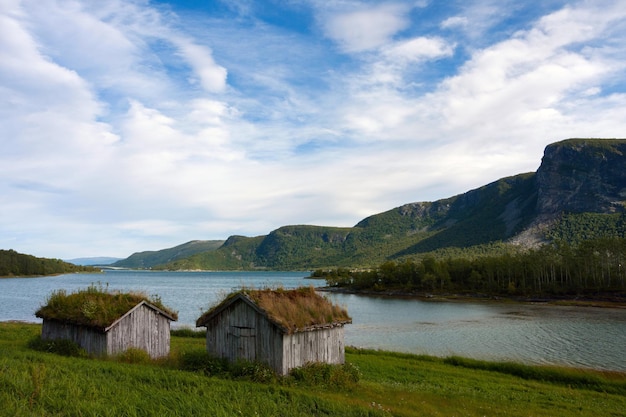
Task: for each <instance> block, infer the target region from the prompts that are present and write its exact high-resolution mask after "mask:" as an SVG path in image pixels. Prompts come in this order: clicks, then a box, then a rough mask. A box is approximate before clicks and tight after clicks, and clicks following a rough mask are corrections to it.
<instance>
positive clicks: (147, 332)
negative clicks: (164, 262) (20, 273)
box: [35, 286, 177, 358]
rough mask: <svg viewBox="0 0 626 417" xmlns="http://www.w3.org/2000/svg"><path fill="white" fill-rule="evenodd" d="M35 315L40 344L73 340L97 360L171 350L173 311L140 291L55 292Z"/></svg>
mask: <svg viewBox="0 0 626 417" xmlns="http://www.w3.org/2000/svg"><path fill="white" fill-rule="evenodd" d="M47 301H48V302H47V304H46V305H44V306H42V307H41V308H40V309H39V310H38V311H37V312H36V313H35V315H36V316H37V317H39V318H42V319H43V327H42V331H41V338H42V339H43V340H59V339H65V340H71V341H73V342H75V343H76V344H78V345H79V346H81V347H82V348H83V349H85V350H86V351H87V353H89V354H91V355H95V356H103V355H116V354H119V353H122V352H124V351H126V350H128V349H129V348H137V349H141V350H144V351H146V352H147V353H148V354H149V355H150V357H152V358H158V357H162V356H167V355H168V354H169V351H170V322H171V321H175V320H176V319H177V313H176V312H174V311H172V310H170V309H168V308H167V307H165V306H164V305H163V304H162V303H161V301H160V300H159V299H158V298H154V297H153V298H149V297H147V296H146V295H145V294H143V293H137V292H130V293H122V292H109V291H107V290H104V289H103V288H101V287H96V286H90V287H89V288H87V289H85V290H81V291H78V292H75V293H71V294H68V293H66V292H65V291H64V290H59V291H55V292H53V293H52V294H51V295H50V296H49V297H48V300H47Z"/></svg>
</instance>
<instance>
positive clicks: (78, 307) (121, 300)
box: [35, 285, 178, 330]
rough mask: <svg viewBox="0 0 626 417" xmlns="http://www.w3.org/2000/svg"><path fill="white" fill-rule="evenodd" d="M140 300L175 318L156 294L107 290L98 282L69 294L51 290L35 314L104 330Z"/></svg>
mask: <svg viewBox="0 0 626 417" xmlns="http://www.w3.org/2000/svg"><path fill="white" fill-rule="evenodd" d="M142 301H146V302H148V303H150V304H152V305H153V306H155V307H157V308H159V309H160V310H162V311H163V312H165V313H167V314H169V315H171V316H172V317H173V318H174V319H177V318H178V314H177V313H176V312H175V311H172V310H171V309H169V308H168V307H166V306H164V305H163V303H162V302H161V299H160V298H159V297H158V296H152V297H149V296H147V295H146V294H145V293H142V292H128V293H122V292H119V291H109V290H108V289H105V288H103V287H102V286H100V285H98V286H96V285H91V286H89V287H88V288H87V289H84V290H79V291H78V292H75V293H70V294H68V293H67V292H66V291H65V290H57V291H54V292H52V294H50V296H49V297H48V299H47V303H46V305H44V306H42V307H41V308H40V309H39V310H37V312H36V313H35V315H36V316H37V317H40V318H43V319H49V320H57V321H64V322H68V323H72V324H76V325H82V326H88V327H94V328H98V329H100V330H104V329H105V328H107V327H108V326H110V325H111V324H113V323H114V322H115V320H117V319H119V318H120V317H122V316H123V315H124V314H126V313H127V312H128V311H129V310H131V309H132V308H133V307H135V306H136V305H137V304H139V303H141V302H142Z"/></svg>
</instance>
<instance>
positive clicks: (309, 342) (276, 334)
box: [206, 302, 345, 375]
mask: <svg viewBox="0 0 626 417" xmlns="http://www.w3.org/2000/svg"><path fill="white" fill-rule="evenodd" d="M206 328H207V336H206V347H207V352H209V353H210V354H212V355H215V356H217V357H220V358H226V359H228V360H229V361H236V360H237V359H245V360H248V361H255V360H256V361H259V362H263V363H266V364H267V365H269V366H270V367H271V368H272V369H274V370H275V371H276V372H277V373H279V374H281V375H285V374H287V373H288V372H289V370H290V369H292V368H295V367H299V366H303V365H305V364H306V363H307V362H327V363H333V364H340V363H343V362H344V358H345V347H344V331H343V327H342V326H338V327H332V328H325V329H318V330H312V331H305V332H298V333H294V334H290V335H289V334H284V333H283V332H282V331H281V330H280V329H279V328H278V327H277V326H276V325H274V324H273V323H272V322H270V321H269V320H268V319H267V318H266V317H265V316H264V315H262V314H260V313H259V312H258V311H257V310H255V309H254V308H252V307H251V306H250V305H248V304H247V303H245V302H236V303H233V304H232V305H230V306H229V307H228V308H226V309H225V310H224V311H222V312H221V313H220V314H219V315H216V316H215V317H214V318H213V319H212V320H211V321H210V322H208V323H206Z"/></svg>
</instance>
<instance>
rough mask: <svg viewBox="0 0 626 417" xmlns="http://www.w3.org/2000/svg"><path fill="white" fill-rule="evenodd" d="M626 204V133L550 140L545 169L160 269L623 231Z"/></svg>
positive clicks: (283, 231)
mask: <svg viewBox="0 0 626 417" xmlns="http://www.w3.org/2000/svg"><path fill="white" fill-rule="evenodd" d="M625 212H626V139H568V140H564V141H561V142H557V143H553V144H551V145H548V146H547V147H546V149H545V152H544V156H543V158H542V161H541V165H540V167H539V169H538V170H537V172H531V173H525V174H519V175H515V176H512V177H507V178H502V179H499V180H497V181H494V182H492V183H490V184H487V185H485V186H483V187H480V188H477V189H474V190H471V191H468V192H466V193H463V194H459V195H457V196H453V197H450V198H446V199H442V200H438V201H435V202H416V203H410V204H405V205H402V206H400V207H396V208H394V209H391V210H389V211H386V212H383V213H380V214H376V215H373V216H370V217H368V218H366V219H363V220H362V221H360V222H359V223H357V224H356V225H355V226H353V227H345V228H339V227H324V226H308V225H295V226H283V227H280V228H278V229H276V230H274V231H272V232H271V233H269V234H268V235H266V236H257V237H252V238H249V237H244V236H231V237H230V238H228V239H227V240H226V241H225V242H224V244H223V245H222V246H221V247H220V248H218V249H215V250H210V251H204V252H200V251H199V252H198V253H196V254H195V255H192V256H190V257H182V256H181V257H179V258H178V259H177V260H176V261H174V262H170V263H168V264H165V265H160V266H159V268H165V269H222V270H225V269H254V268H268V269H311V268H318V267H329V266H352V267H358V266H361V267H368V266H373V265H378V264H380V263H382V262H384V261H386V260H399V259H404V258H410V257H416V256H422V255H423V254H425V253H429V252H433V251H454V250H456V251H458V250H464V249H467V248H477V249H475V250H492V249H493V247H496V248H497V247H499V246H503V245H505V244H506V245H511V244H514V245H517V246H522V247H533V246H537V245H539V244H541V243H546V242H549V241H551V240H555V239H566V240H568V241H577V240H581V239H582V240H584V239H585V238H590V237H603V236H618V237H625V236H624V235H625V232H624V229H625V225H626V214H625ZM129 259H130V258H129Z"/></svg>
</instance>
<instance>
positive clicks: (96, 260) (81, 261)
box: [64, 256, 122, 266]
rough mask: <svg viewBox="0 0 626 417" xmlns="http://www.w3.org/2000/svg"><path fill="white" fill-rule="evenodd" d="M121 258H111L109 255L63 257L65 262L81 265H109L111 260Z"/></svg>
mask: <svg viewBox="0 0 626 417" xmlns="http://www.w3.org/2000/svg"><path fill="white" fill-rule="evenodd" d="M121 260H122V258H112V257H109V256H94V257H91V258H89V257H87V258H74V259H64V261H65V262H69V263H72V264H74V265H83V266H96V265H97V266H105V265H110V264H112V263H113V262H117V261H121Z"/></svg>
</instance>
